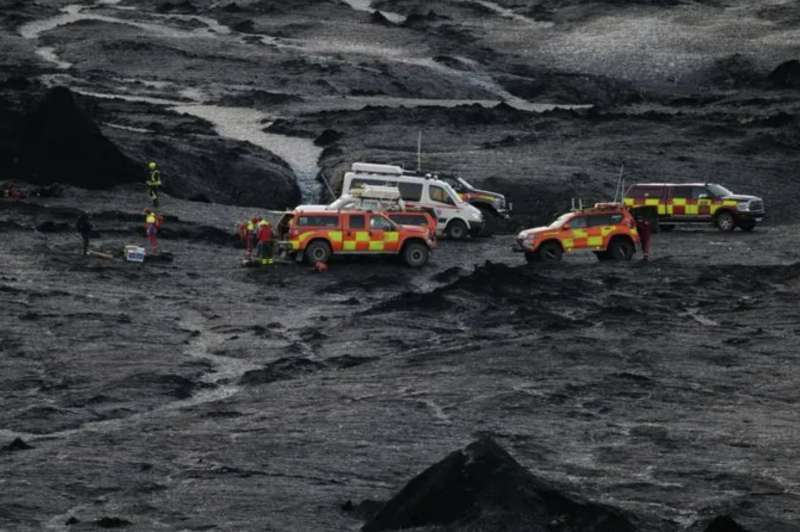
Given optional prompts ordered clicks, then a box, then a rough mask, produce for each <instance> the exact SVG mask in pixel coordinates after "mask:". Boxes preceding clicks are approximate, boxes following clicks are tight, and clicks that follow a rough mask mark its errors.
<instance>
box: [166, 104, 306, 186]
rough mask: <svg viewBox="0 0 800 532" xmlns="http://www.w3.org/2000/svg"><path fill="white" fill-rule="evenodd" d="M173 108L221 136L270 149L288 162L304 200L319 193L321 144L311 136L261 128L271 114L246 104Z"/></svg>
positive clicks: (265, 125)
mask: <svg viewBox="0 0 800 532" xmlns="http://www.w3.org/2000/svg"><path fill="white" fill-rule="evenodd" d="M173 110H174V111H176V112H178V113H186V114H189V115H192V116H196V117H198V118H202V119H204V120H207V121H209V122H211V123H212V124H214V129H215V130H216V131H217V133H218V134H219V135H220V136H222V137H227V138H231V139H236V140H241V141H244V142H249V143H251V144H254V145H256V146H260V147H262V148H264V149H265V150H268V151H270V152H272V153H274V154H275V155H277V156H278V157H280V158H281V159H283V160H284V161H286V162H287V163H289V166H290V167H291V168H292V171H293V172H294V173H295V175H296V176H297V184H298V186H299V187H300V190H301V192H302V193H303V199H304V201H305V200H312V199H314V198H316V197H317V196H319V183H318V182H317V173H318V171H319V167H318V166H317V161H318V159H319V156H320V154H321V153H322V148H320V147H319V146H316V145H315V144H314V142H313V141H312V140H311V139H307V138H300V137H288V136H286V135H277V134H274V133H268V132H265V131H264V128H266V127H267V126H268V125H269V121H270V120H271V119H272V117H270V116H269V115H267V114H266V113H263V112H261V111H256V110H253V109H250V108H247V107H223V106H219V105H180V106H177V107H173Z"/></svg>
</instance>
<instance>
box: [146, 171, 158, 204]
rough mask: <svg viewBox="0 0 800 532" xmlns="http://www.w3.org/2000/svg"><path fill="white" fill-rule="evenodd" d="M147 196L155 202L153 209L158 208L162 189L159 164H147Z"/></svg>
mask: <svg viewBox="0 0 800 532" xmlns="http://www.w3.org/2000/svg"><path fill="white" fill-rule="evenodd" d="M147 170H148V176H147V182H146V183H145V185H146V186H147V194H148V195H149V196H150V199H151V200H152V201H153V207H158V189H160V188H161V184H162V183H161V172H160V171H159V169H158V164H156V162H155V161H150V162H149V163H147Z"/></svg>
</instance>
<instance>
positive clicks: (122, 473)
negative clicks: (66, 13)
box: [0, 0, 800, 532]
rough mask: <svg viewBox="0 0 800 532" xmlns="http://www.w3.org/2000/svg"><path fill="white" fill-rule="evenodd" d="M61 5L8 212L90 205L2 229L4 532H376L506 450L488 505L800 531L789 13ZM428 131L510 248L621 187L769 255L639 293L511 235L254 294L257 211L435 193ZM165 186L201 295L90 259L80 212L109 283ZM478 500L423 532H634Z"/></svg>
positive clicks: (793, 21) (49, 5)
mask: <svg viewBox="0 0 800 532" xmlns="http://www.w3.org/2000/svg"><path fill="white" fill-rule="evenodd" d="M68 4H69V3H68V2H59V1H48V2H37V3H27V2H15V1H9V0H4V1H3V0H0V45H2V47H3V54H0V65H1V66H0V118H2V120H0V172H2V173H0V179H5V178H6V177H9V178H11V177H15V178H17V179H19V180H20V181H21V183H22V185H23V187H24V188H26V189H28V190H32V189H33V187H34V186H36V185H41V184H48V183H51V182H53V181H60V182H68V183H71V184H72V185H78V187H73V186H67V187H66V189H65V192H64V195H63V197H60V198H34V199H30V200H26V201H24V202H16V203H12V202H8V201H5V200H0V235H2V241H3V242H4V245H3V246H2V248H0V308H2V312H0V370H1V371H0V380H1V381H2V383H0V390H1V393H2V395H0V397H2V399H0V405H2V408H0V471H2V476H1V478H2V480H1V482H2V483H1V484H0V488H2V490H1V491H0V493H2V495H0V530H9V531H16V530H23V531H27V530H31V531H33V530H96V529H98V528H116V527H121V528H124V529H125V530H142V531H151V530H211V529H218V530H356V529H359V528H360V527H361V526H362V525H364V524H365V523H371V524H370V525H368V528H369V529H373V530H377V529H379V528H374V527H376V526H377V525H374V523H375V521H370V519H373V518H375V519H377V518H376V511H377V510H378V509H380V508H381V502H380V501H387V500H389V499H391V498H392V497H393V495H395V494H396V493H397V492H398V491H399V490H400V489H401V488H402V487H403V486H404V485H406V483H407V482H408V481H409V480H410V479H411V478H412V477H414V476H415V475H417V474H418V473H420V472H422V471H423V470H425V469H426V468H427V467H428V466H430V465H431V464H434V463H436V462H439V461H440V460H442V459H443V458H445V457H446V456H454V455H450V454H449V453H452V452H453V451H458V450H460V449H464V448H465V447H466V446H467V445H468V444H470V442H473V441H475V440H478V439H480V438H484V437H487V436H488V437H491V438H493V439H494V441H496V442H497V443H498V444H499V445H501V446H502V448H504V449H505V450H506V451H508V452H509V453H510V455H511V456H512V457H513V459H514V460H516V461H517V462H518V463H519V465H520V466H521V468H520V469H515V467H516V466H513V465H509V466H508V467H509V468H510V470H511V471H512V472H513V474H512V475H506V476H502V475H500V476H499V477H497V478H503V479H505V481H508V482H519V483H520V486H522V485H524V486H538V485H539V484H538V482H540V481H541V482H547V483H551V484H552V485H553V486H554V489H555V490H556V491H557V492H558V493H560V494H566V495H568V496H569V497H577V498H581V499H582V500H587V501H591V504H600V505H607V506H608V507H610V508H612V509H613V512H612V514H613V515H617V514H616V513H614V512H619V515H623V516H624V519H625V520H624V522H625V523H627V524H625V525H624V526H625V527H627V526H628V524H630V525H631V526H632V527H633V528H632V529H634V530H638V531H641V532H647V531H654V532H661V531H664V532H673V531H674V532H677V531H686V530H691V531H692V532H702V531H705V530H708V531H709V532H728V531H732V530H739V531H740V530H748V531H750V532H784V531H797V530H800V510H798V509H800V466H798V464H799V463H800V460H799V459H800V444H798V440H799V439H800V438H799V437H800V428H799V427H800V421H798V420H799V419H800V417H798V414H797V408H796V402H797V389H798V385H800V370H798V367H799V364H798V362H799V360H798V354H797V349H796V343H797V340H796V339H797V335H798V332H800V320H798V318H799V317H800V314H799V312H800V311H798V308H800V307H798V290H800V251H798V249H800V247H798V244H800V237H798V227H799V225H798V224H800V219H798V217H797V214H796V208H795V203H796V201H795V198H796V197H797V195H798V188H800V187H799V186H798V182H797V172H798V169H800V140H798V139H800V125H798V108H800V97H799V96H798V94H799V93H798V88H800V64H798V63H797V62H796V61H795V62H792V60H793V59H796V58H797V57H800V45H798V43H800V39H798V38H797V37H798V32H797V27H798V26H797V21H798V20H800V7H799V6H798V5H797V3H796V2H786V1H780V0H769V1H765V2H758V3H754V2H747V1H744V0H742V1H738V0H728V1H719V2H716V1H715V2H705V1H685V2H667V1H647V0H639V1H625V2H622V1H616V2H592V3H585V2H574V1H550V0H547V1H535V2H528V3H525V4H524V5H522V4H520V3H515V2H506V1H504V0H502V1H499V2H496V3H492V2H459V1H454V0H450V1H434V2H417V1H405V0H404V1H397V2H376V3H375V7H377V8H379V9H382V10H385V11H386V13H385V15H384V16H378V15H374V14H371V13H369V12H362V11H356V10H353V9H352V8H351V7H349V6H348V5H347V4H345V3H340V2H335V1H327V0H324V1H323V0H319V1H312V0H307V1H302V2H291V3H286V2H277V1H276V2H271V1H261V2H250V1H240V2H235V3H234V2H228V3H224V2H223V3H218V2H209V1H205V0H191V1H189V2H137V3H136V4H135V5H136V7H137V8H138V10H130V9H125V7H130V6H133V5H134V4H133V3H132V2H125V1H123V2H122V3H121V4H114V3H113V2H97V3H95V4H93V5H88V4H87V6H86V7H84V8H82V9H83V13H84V15H85V14H87V13H88V15H90V16H85V17H84V18H82V19H81V20H79V21H76V22H74V23H72V24H68V25H60V26H53V27H52V28H49V29H47V30H46V31H45V30H42V31H41V32H40V33H35V32H34V33H35V34H32V33H31V31H32V30H31V29H30V28H31V27H30V26H25V24H27V23H30V22H35V21H42V20H47V19H50V17H54V16H60V15H59V14H60V13H61V14H62V15H63V13H62V12H61V9H62V8H67V7H68ZM69 9H73V8H69ZM398 17H399V18H398ZM395 20H396V21H397V22H395ZM48 50H49V51H48ZM55 85H66V86H68V87H70V89H71V90H72V93H66V92H63V91H56V92H55V93H53V92H49V93H48V90H49V88H50V87H52V86H55ZM48 94H49V95H48ZM111 96H117V97H125V98H127V99H126V100H123V99H119V98H118V99H111V98H110V97H111ZM421 99H425V100H424V101H422V100H421ZM431 100H433V101H431ZM501 100H503V101H504V102H505V103H503V104H499V105H498V103H499V102H500V101H501ZM42 102H44V103H42ZM531 102H533V103H540V102H543V103H544V102H547V103H559V104H566V105H569V104H585V105H592V106H593V107H592V108H591V109H587V108H583V109H574V110H565V109H561V110H553V111H549V112H544V113H541V112H533V111H531V110H525V109H527V108H526V105H528V104H530V103H531ZM401 105H402V106H404V107H399V106H401ZM209 106H211V107H209ZM450 106H456V107H452V108H451V107H450ZM231 109H233V111H232V110H231ZM537 111H538V110H537ZM264 129H265V130H266V131H267V133H266V134H265V135H266V136H261V135H262V134H263V131H262V130H264ZM420 130H422V131H423V140H424V152H425V153H424V158H423V165H424V167H425V168H429V169H448V170H455V171H458V172H460V173H462V174H463V175H464V176H465V177H467V178H469V179H471V180H474V181H476V183H477V184H481V185H486V186H487V187H490V188H492V189H497V190H500V191H502V192H505V193H506V194H508V195H509V196H510V197H511V198H512V199H513V200H514V201H515V204H516V206H517V209H516V210H517V214H516V216H515V218H514V219H513V220H512V222H511V223H510V224H509V226H508V227H507V228H508V229H513V228H515V227H518V226H527V225H529V224H533V223H539V222H544V221H547V220H548V219H549V218H550V217H551V216H552V215H553V214H555V213H557V212H562V211H563V210H565V209H566V208H568V205H569V199H570V198H571V197H573V196H581V197H583V198H584V199H585V200H587V201H591V200H596V199H605V198H608V197H609V195H610V194H611V193H612V191H613V189H614V184H615V179H616V176H617V172H618V171H619V165H620V163H621V162H622V161H624V162H625V168H626V175H627V176H628V180H629V181H632V180H639V179H648V180H673V179H674V180H703V179H712V180H716V181H720V182H722V183H724V184H726V185H729V186H730V187H731V188H734V189H736V191H737V192H742V193H753V194H758V195H761V196H763V197H764V198H765V200H766V203H767V207H768V209H769V214H770V220H769V224H768V225H765V226H763V227H759V228H758V229H757V230H756V231H755V232H754V233H752V234H746V233H741V232H738V231H737V232H735V233H732V234H720V233H718V232H716V230H713V229H711V228H697V229H692V230H676V231H675V232H673V233H662V234H658V235H656V239H655V250H656V251H655V260H653V261H652V262H651V263H649V264H646V265H643V264H639V263H638V262H634V263H630V264H605V263H604V264H598V263H597V262H596V261H595V259H594V258H593V257H592V256H574V257H568V258H567V259H566V261H565V262H564V263H563V264H560V265H558V266H555V267H550V268H548V267H542V266H538V267H535V268H534V267H529V266H526V265H523V262H524V261H523V260H522V258H521V257H520V256H518V255H515V254H513V253H512V252H511V251H510V241H509V237H508V236H507V235H497V236H495V237H492V238H488V239H479V240H476V241H473V242H465V243H451V242H443V243H441V246H440V248H439V249H438V250H437V251H436V252H435V254H434V259H433V262H432V264H431V265H430V266H429V267H427V268H425V269H424V270H422V271H411V270H408V269H406V268H405V267H403V266H401V265H400V264H397V263H395V262H392V261H388V262H384V261H376V260H362V261H358V260H354V261H345V262H335V263H333V264H332V267H331V271H330V272H328V274H326V275H313V274H311V273H310V272H309V270H308V268H307V267H306V266H298V265H292V264H289V265H280V266H277V267H276V268H275V269H274V270H272V271H253V270H244V269H242V268H240V267H239V265H238V258H239V255H240V253H241V251H240V250H239V249H237V248H236V246H235V241H234V240H233V237H232V232H233V231H232V229H233V224H234V223H236V222H238V221H240V220H241V219H243V218H244V217H247V216H252V215H254V214H256V212H257V211H258V209H256V208H255V207H260V208H263V207H267V208H277V209H282V208H284V207H287V206H293V205H295V204H296V203H298V202H299V201H301V194H302V195H304V196H305V200H307V201H312V200H315V199H317V196H319V195H323V196H324V193H323V192H322V188H321V187H320V186H319V184H318V183H317V182H316V181H315V180H314V178H315V176H316V174H317V172H321V173H322V175H324V176H326V177H327V178H328V179H329V180H330V181H331V182H332V183H334V184H335V183H336V182H337V181H338V180H339V178H340V177H341V174H342V172H343V170H344V168H346V167H347V165H349V164H350V163H351V162H353V161H356V160H372V161H384V162H393V163H403V164H405V165H407V166H413V165H414V164H415V162H416V161H415V150H416V139H417V134H418V132H419V131H420ZM326 131H327V133H326V134H325V135H323V133H324V132H326ZM218 133H222V134H223V135H222V136H221V135H219V134H218ZM314 140H316V141H317V143H316V145H315V144H314ZM109 141H110V142H109ZM247 141H249V142H247ZM254 143H255V144H254ZM256 144H259V145H256ZM75 154H80V156H76V155H75ZM309 154H310V157H309ZM317 155H319V158H318V160H317ZM150 158H155V159H157V160H158V161H159V162H161V163H162V166H163V167H164V174H165V176H166V178H167V183H168V186H169V191H168V192H169V195H167V196H166V198H165V200H164V208H163V210H164V213H165V214H167V215H168V219H167V224H166V226H165V229H164V231H163V235H162V236H163V241H162V245H163V248H164V250H165V251H168V252H171V253H172V254H173V255H174V257H175V261H174V262H173V263H157V264H147V265H145V266H143V267H139V266H135V265H130V264H126V263H123V262H122V261H119V260H118V261H106V260H102V259H99V258H91V257H90V258H85V257H82V256H80V255H79V254H78V251H79V248H80V242H79V239H78V237H77V236H76V235H75V234H74V233H73V230H72V227H73V224H74V221H75V219H76V218H77V215H78V213H79V212H80V210H87V211H90V212H91V213H92V214H93V219H94V223H95V225H96V226H97V229H98V230H99V232H100V235H101V236H100V238H99V239H98V240H97V241H95V242H94V245H95V246H96V247H97V248H98V249H101V250H106V251H116V250H118V249H120V248H121V246H123V245H124V244H128V243H141V242H143V240H144V238H143V236H142V235H141V223H142V220H141V209H142V208H143V207H144V206H145V205H144V194H143V193H142V190H141V188H142V187H141V185H140V184H139V183H138V181H139V180H140V179H141V173H140V168H141V166H142V163H143V162H144V161H145V160H148V159H150ZM309 161H310V162H309ZM81 187H91V189H92V190H87V189H86V188H81ZM190 198H193V199H195V200H200V201H189V199H190ZM208 200H211V201H214V203H208ZM244 206H249V207H244ZM481 441H484V442H485V441H487V440H481ZM479 445H484V444H479ZM485 445H489V444H485ZM489 449H490V450H491V447H489ZM465 452H466V451H465ZM489 454H490V455H491V454H492V453H491V452H489ZM457 455H458V453H455V456H457ZM492 456H494V455H492ZM504 460H505V459H502V460H500V463H501V464H507V462H505V461H504ZM447 463H449V462H446V464H447ZM446 464H445V465H446ZM503 467H505V466H503ZM436 471H439V472H441V471H444V473H443V475H444V476H443V477H441V478H461V477H458V474H456V473H453V472H452V470H450V469H447V467H444V466H443V467H441V468H439V469H436ZM464 471H466V470H464ZM464 471H462V473H464ZM470 471H471V470H470ZM529 473H530V474H533V475H534V476H535V477H536V479H538V480H535V481H534V480H531V479H530V478H529V477H527V476H526V475H528V474H529ZM451 474H452V475H455V476H454V477H447V475H451ZM464 474H465V473H464ZM479 476H480V475H479ZM436 478H440V477H436ZM481 478H482V477H481ZM481 478H478V479H475V478H471V480H475V481H476V482H478V483H477V484H476V486H479V485H480V482H479V481H480V480H481ZM486 478H489V477H486ZM492 478H494V477H492ZM442 485H443V486H444V488H445V491H447V492H453V491H457V490H455V488H456V487H457V486H456V485H455V484H448V483H447V482H444V483H443V484H442ZM470 485H471V484H470ZM447 488H453V489H449V490H448V489H447ZM475 489H476V490H478V489H479V488H475ZM480 489H482V488H480ZM521 491H524V492H525V493H526V494H527V493H528V491H527V488H526V489H525V490H521ZM534 491H535V490H534ZM433 492H434V493H436V492H435V490H433ZM476 493H477V492H476ZM412 495H413V496H412V497H411V500H414V501H416V502H417V503H419V504H422V502H420V501H423V502H424V501H425V498H424V497H423V491H422V490H420V491H415V492H414V493H412ZM484 495H485V494H484V493H483V492H481V495H480V496H477V495H476V496H475V497H474V498H472V499H470V500H471V501H473V502H472V503H471V504H473V506H474V508H477V509H478V510H477V511H478V516H477V517H476V516H475V514H474V512H473V513H469V512H467V514H459V515H458V516H457V517H454V518H453V519H455V520H454V521H452V522H449V524H447V523H443V522H442V521H438V522H437V521H435V520H434V521H426V522H425V523H421V524H423V527H422V528H420V530H503V529H506V530H522V529H524V530H537V531H538V530H542V531H544V530H548V531H554V530H557V531H560V532H578V531H582V532H599V531H600V530H605V531H609V530H615V531H616V532H620V530H623V529H624V530H627V528H623V529H620V528H617V529H614V528H613V527H612V528H602V527H601V526H600V525H597V524H596V523H595V524H594V525H591V526H590V525H588V524H586V523H585V522H584V521H581V520H580V519H579V518H578V517H580V516H581V515H582V516H583V517H584V518H585V517H586V516H587V515H595V514H592V513H591V512H589V511H588V510H587V511H586V512H584V513H583V514H581V512H579V511H577V510H569V511H567V510H564V514H563V516H556V517H553V515H551V514H547V512H544V513H543V514H542V515H545V514H547V515H546V517H547V520H545V521H536V519H539V518H540V517H542V516H535V519H534V517H531V516H530V515H527V514H525V515H523V516H522V517H520V516H521V515H522V514H523V513H524V512H516V514H514V515H512V514H511V513H506V514H504V513H503V511H507V509H505V510H504V509H503V508H500V509H499V510H498V507H497V506H496V504H494V503H491V504H490V503H489V502H487V501H491V496H486V497H488V498H486V497H484ZM490 495H491V494H490ZM545 498H546V497H545ZM407 500H408V499H403V498H402V497H401V498H400V499H395V500H394V501H393V502H392V503H390V505H388V506H386V508H389V509H392V508H397V507H398V505H401V503H403V504H405V502H404V501H407ZM515 500H516V499H515ZM520 500H522V501H527V502H530V499H526V498H525V497H522V499H520ZM559 500H560V499H559ZM348 501H349V503H348ZM362 501H367V502H366V503H362ZM369 501H379V502H373V503H370V502H369ZM495 502H496V501H495ZM526 504H527V503H526ZM412 506H413V505H412ZM501 506H502V505H501ZM512 506H513V505H512ZM413 507H414V508H417V509H418V510H419V508H421V506H413ZM474 508H473V509H474ZM570 508H572V507H570ZM587 508H588V506H587ZM591 508H594V507H593V506H592V507H591ZM581 511H583V510H581ZM593 511H594V510H593ZM481 512H482V513H481ZM498 512H499V513H498ZM390 513H391V512H390V511H389V510H386V512H385V513H384V515H388V514H390ZM579 514H580V515H579ZM437 515H439V517H441V516H442V515H444V513H440V514H437ZM448 515H450V514H448ZM451 517H452V516H451ZM523 517H524V519H523ZM528 518H530V519H532V520H531V521H525V519H528ZM714 518H718V519H716V520H714ZM387 519H388V518H387ZM571 519H572V520H571ZM619 522H622V521H619ZM436 523H438V524H436ZM576 523H578V524H576ZM581 523H583V524H581ZM418 524H419V523H418ZM437 526H438V527H439V528H437ZM570 526H572V527H573V528H569V527H570ZM619 526H623V525H619ZM504 527H505V528H504ZM536 527H539V528H536ZM592 527H594V528H592Z"/></svg>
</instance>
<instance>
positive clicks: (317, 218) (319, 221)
mask: <svg viewBox="0 0 800 532" xmlns="http://www.w3.org/2000/svg"><path fill="white" fill-rule="evenodd" d="M295 220H296V224H295V225H294V227H293V228H292V229H290V231H289V238H290V243H291V246H292V249H294V250H298V249H305V246H306V244H307V243H308V242H309V241H311V240H313V239H314V238H317V237H319V238H322V239H324V240H327V241H328V242H330V245H331V249H332V250H333V251H334V252H339V251H341V250H342V237H343V234H342V230H341V229H342V227H341V225H340V220H339V215H338V214H313V213H300V214H299V215H298V216H296V218H295Z"/></svg>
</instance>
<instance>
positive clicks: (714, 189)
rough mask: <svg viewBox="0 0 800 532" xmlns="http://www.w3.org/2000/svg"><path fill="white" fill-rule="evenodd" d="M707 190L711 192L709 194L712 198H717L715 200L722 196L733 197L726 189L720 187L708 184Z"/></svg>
mask: <svg viewBox="0 0 800 532" xmlns="http://www.w3.org/2000/svg"><path fill="white" fill-rule="evenodd" d="M707 188H708V190H709V191H710V192H711V194H713V195H714V197H717V198H720V197H722V196H731V195H733V192H731V191H730V190H728V189H727V188H725V187H723V186H722V185H717V184H714V183H709V184H708V185H707Z"/></svg>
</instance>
